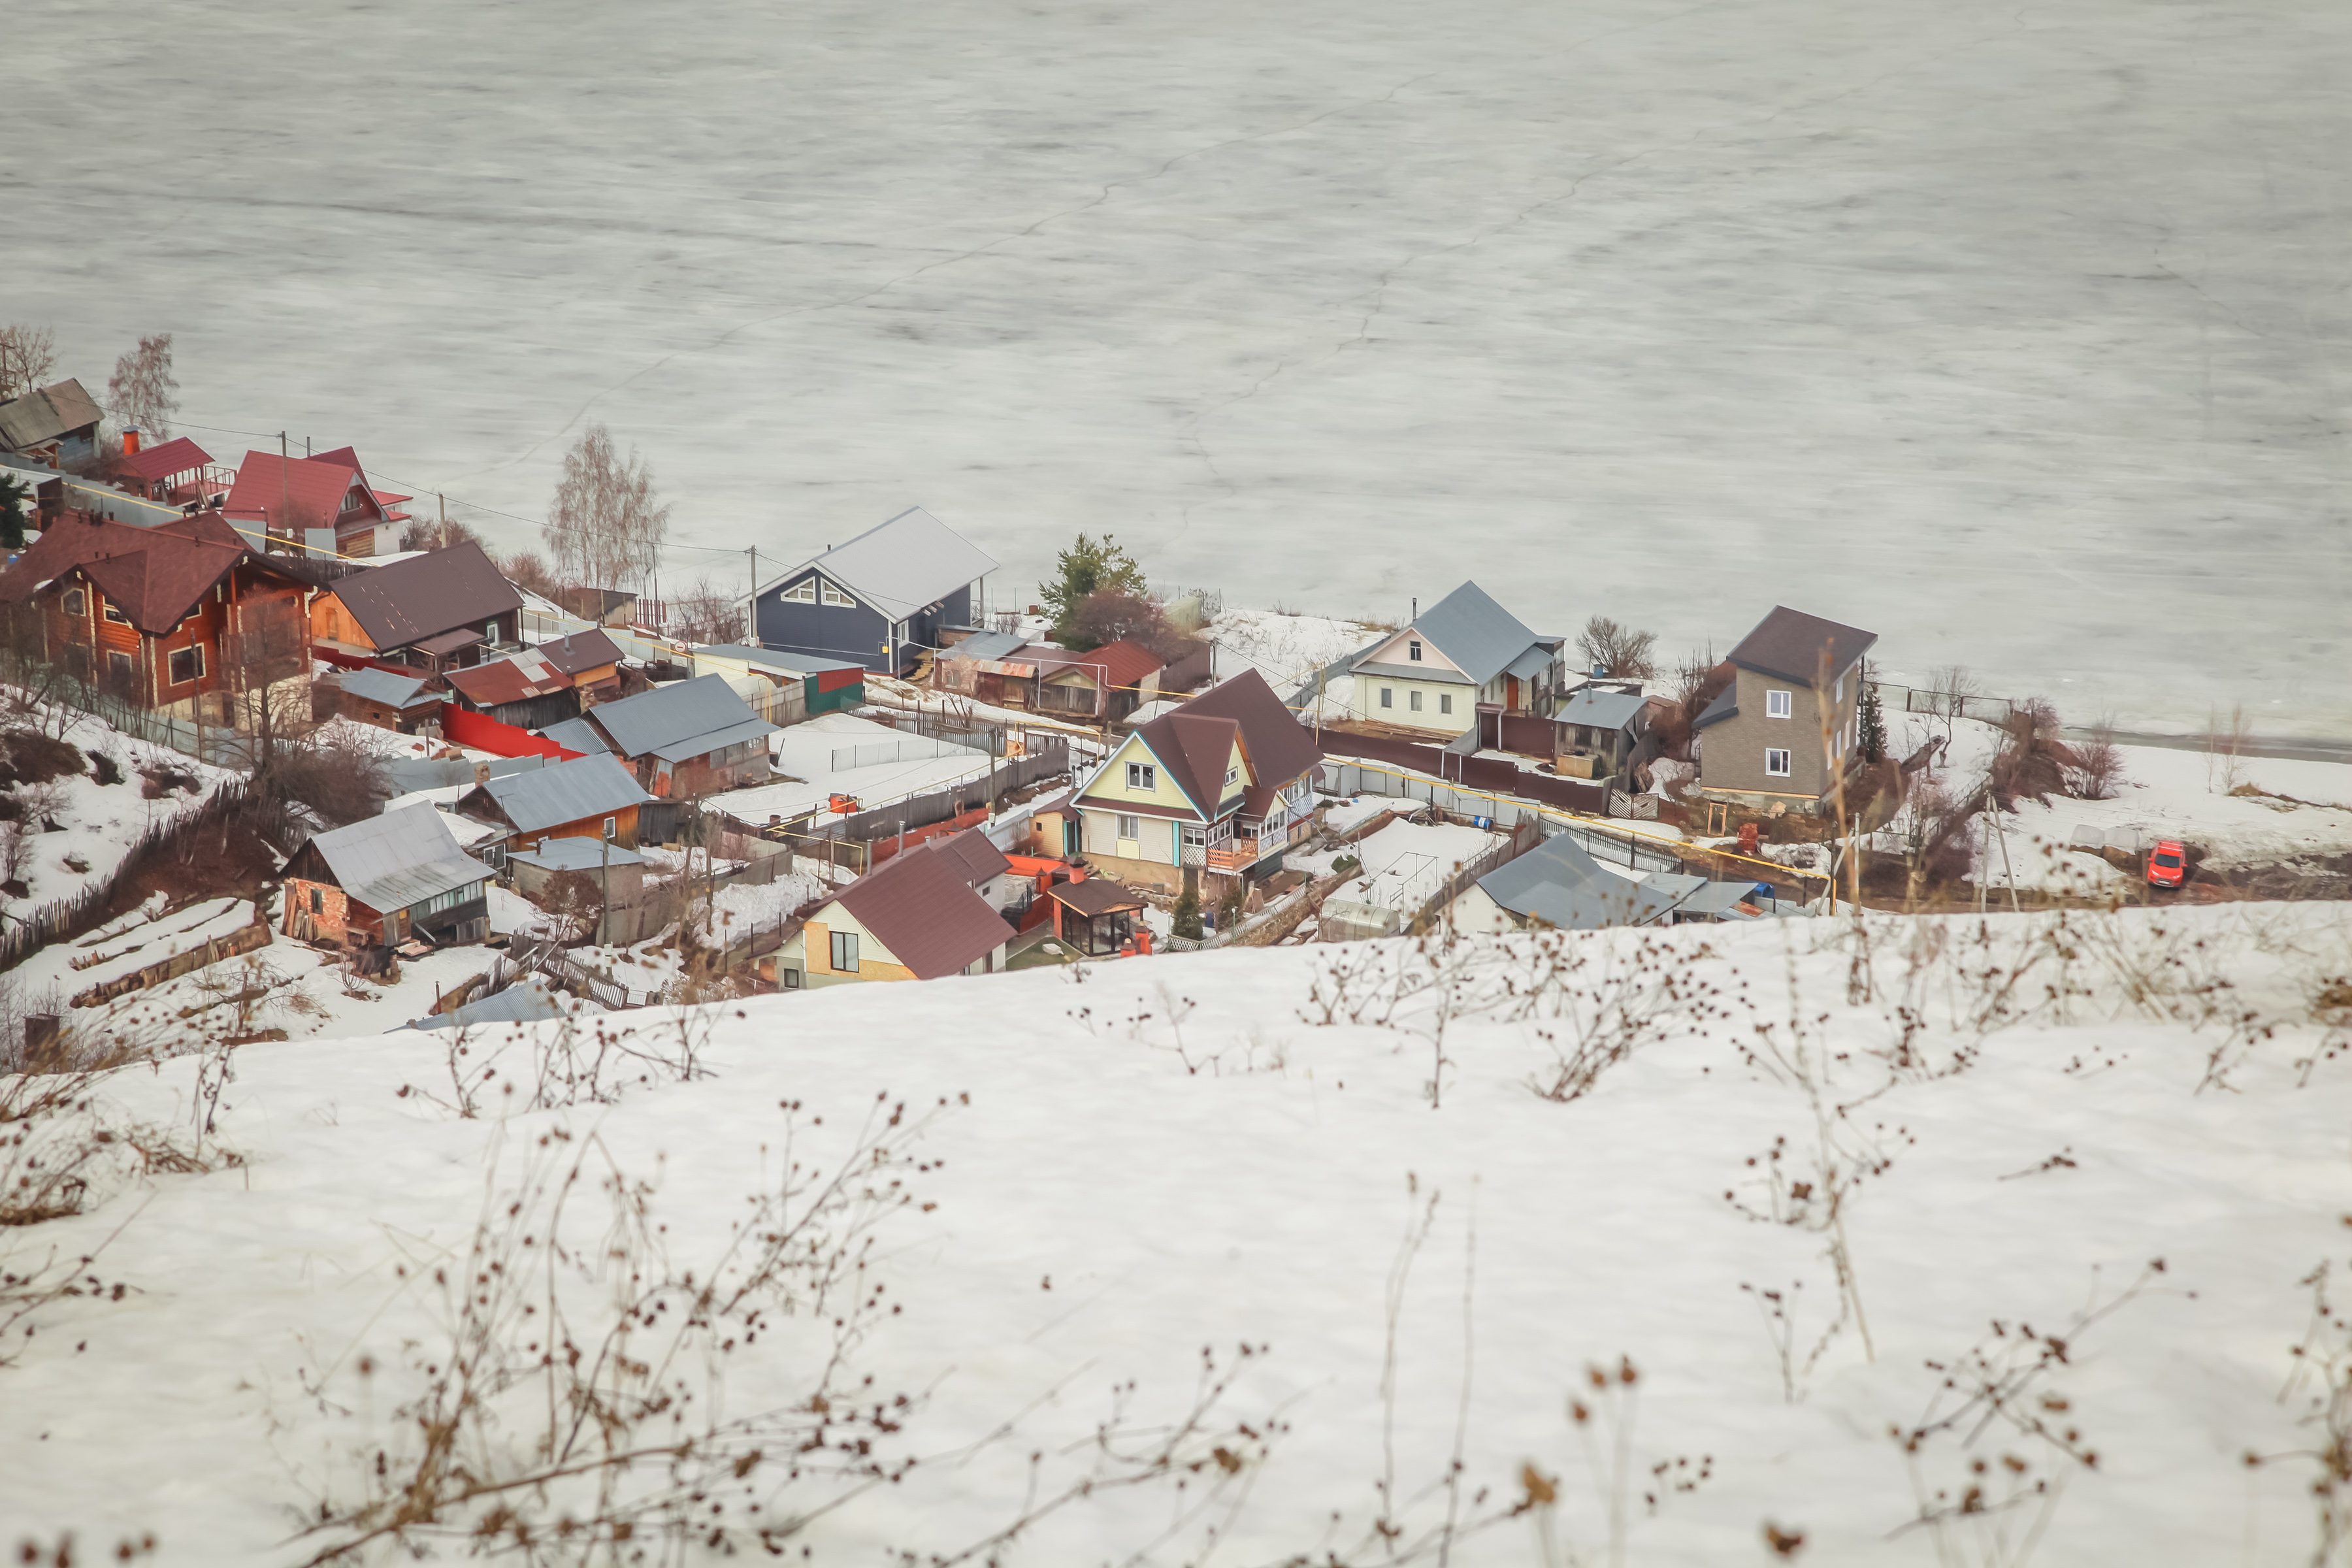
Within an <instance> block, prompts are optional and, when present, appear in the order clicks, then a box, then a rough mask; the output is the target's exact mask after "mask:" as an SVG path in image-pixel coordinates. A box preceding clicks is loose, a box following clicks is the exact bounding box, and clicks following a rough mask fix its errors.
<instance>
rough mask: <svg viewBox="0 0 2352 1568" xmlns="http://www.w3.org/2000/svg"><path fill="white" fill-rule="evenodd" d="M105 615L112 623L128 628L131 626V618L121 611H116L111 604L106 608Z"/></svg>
mask: <svg viewBox="0 0 2352 1568" xmlns="http://www.w3.org/2000/svg"><path fill="white" fill-rule="evenodd" d="M103 613H104V615H105V616H106V618H107V619H108V620H110V621H112V622H113V623H114V624H115V625H116V626H129V625H130V624H131V617H130V616H126V615H124V614H123V613H122V612H121V610H118V609H116V608H115V607H114V606H113V605H111V604H109V605H106V606H105V607H104V611H103Z"/></svg>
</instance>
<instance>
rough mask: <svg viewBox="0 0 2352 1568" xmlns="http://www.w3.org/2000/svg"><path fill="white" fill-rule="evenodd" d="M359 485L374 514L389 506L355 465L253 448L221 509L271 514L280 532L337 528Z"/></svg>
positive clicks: (241, 513) (266, 516)
mask: <svg viewBox="0 0 2352 1568" xmlns="http://www.w3.org/2000/svg"><path fill="white" fill-rule="evenodd" d="M354 488H357V489H358V490H359V491H360V494H361V495H362V498H364V501H365V505H366V507H367V509H369V510H371V512H372V515H373V517H380V516H382V514H383V507H382V506H381V505H379V504H378V503H377V501H376V499H375V497H374V496H373V494H372V493H370V491H369V490H368V489H367V486H366V484H365V483H364V482H362V479H361V478H360V471H359V469H358V468H356V467H355V466H352V465H348V464H344V463H333V462H329V461H327V460H326V459H325V458H294V459H292V460H291V461H289V460H287V459H285V458H280V457H278V454H277V453H275V452H247V454H246V455H245V461H244V462H242V463H239V464H238V465H237V468H236V484H234V485H231V486H230V487H229V492H228V499H227V500H224V501H223V502H222V503H221V509H222V510H224V511H226V512H228V513H229V514H230V515H231V516H234V517H255V518H263V519H266V520H267V521H268V524H269V526H270V527H271V528H274V529H277V530H278V531H280V532H284V531H289V530H291V529H297V528H332V527H333V526H334V525H335V519H336V518H337V517H339V516H341V513H342V510H343V502H344V500H346V499H347V498H348V497H349V496H350V495H351V493H352V489H354Z"/></svg>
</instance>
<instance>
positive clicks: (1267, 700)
mask: <svg viewBox="0 0 2352 1568" xmlns="http://www.w3.org/2000/svg"><path fill="white" fill-rule="evenodd" d="M1322 760H1323V753H1322V751H1321V749H1320V748H1318V746H1317V745H1316V744H1315V742H1314V738H1313V737H1312V736H1311V735H1310V734H1309V733H1308V732H1307V730H1306V729H1305V728H1303V727H1302V726H1301V725H1300V724H1299V722H1298V719H1297V715H1296V714H1294V713H1292V712H1291V711H1290V710H1288V709H1286V708H1285V707H1284V706H1283V704H1282V700H1281V699H1280V698H1278V697H1276V695H1275V694H1274V689H1273V688H1271V687H1269V686H1267V685H1266V683H1265V678H1264V677H1263V676H1260V675H1259V674H1257V673H1256V672H1255V671H1254V670H1253V671H1251V672H1249V673H1247V674H1244V675H1239V676H1235V677H1234V679H1230V680H1227V681H1225V682H1224V683H1223V685H1220V686H1217V687H1214V688H1213V689H1210V690H1208V691H1206V692H1203V693H1202V695H1200V696H1199V697H1196V698H1194V699H1193V700H1191V701H1190V702H1187V703H1185V704H1184V705H1183V706H1182V707H1181V708H1178V709H1176V710H1174V711H1173V712H1170V713H1163V714H1161V715H1160V717H1159V718H1157V719H1154V720H1152V721H1150V723H1148V724H1145V725H1143V726H1141V727H1140V728H1139V729H1138V730H1136V731H1134V732H1133V733H1132V734H1130V735H1129V736H1128V737H1127V739H1126V740H1125V741H1123V742H1120V744H1119V745H1118V748H1117V749H1115V750H1114V751H1113V752H1111V754H1110V755H1109V756H1108V758H1106V759H1105V760H1104V761H1103V763H1102V764H1101V765H1100V766H1098V767H1097V768H1096V769H1095V771H1094V772H1093V773H1089V774H1088V775H1087V778H1086V780H1085V782H1084V783H1082V784H1079V786H1078V788H1077V790H1076V792H1075V794H1074V795H1073V805H1075V806H1076V811H1077V815H1078V823H1079V829H1078V850H1079V853H1080V854H1081V855H1083V856H1084V857H1085V858H1086V860H1087V864H1088V865H1090V866H1092V867H1093V868H1096V869H1097V870H1098V871H1102V872H1106V873H1108V875H1110V876H1113V877H1116V878H1118V879H1119V880H1120V881H1122V882H1128V883H1130V884H1137V885H1141V886H1145V887H1156V888H1162V889H1175V888H1178V887H1181V885H1182V883H1183V880H1184V873H1185V870H1186V869H1187V868H1195V869H1197V870H1200V871H1206V872H1210V873H1213V874H1218V875H1242V876H1257V875H1264V874H1265V873H1268V872H1271V871H1274V870H1277V869H1279V868H1280V867H1281V863H1282V853H1283V851H1284V850H1286V849H1287V848H1289V847H1290V846H1292V845H1293V844H1296V843H1297V842H1298V841H1299V840H1300V839H1301V838H1303V837H1306V835H1307V831H1308V828H1309V826H1310V823H1309V818H1310V816H1311V814H1312V811H1313V802H1314V793H1313V792H1314V781H1315V771H1316V769H1317V767H1318V765H1319V764H1320V763H1321V762H1322Z"/></svg>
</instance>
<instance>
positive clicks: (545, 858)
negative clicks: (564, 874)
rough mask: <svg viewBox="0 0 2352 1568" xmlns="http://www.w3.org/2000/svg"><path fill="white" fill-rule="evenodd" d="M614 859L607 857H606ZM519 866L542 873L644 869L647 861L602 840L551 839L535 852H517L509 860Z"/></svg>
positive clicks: (631, 851)
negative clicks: (602, 869) (628, 868)
mask: <svg viewBox="0 0 2352 1568" xmlns="http://www.w3.org/2000/svg"><path fill="white" fill-rule="evenodd" d="M607 854H609V855H610V856H611V859H609V860H607V859H606V858H605V857H606V855H607ZM507 858H508V859H509V860H512V861H514V862H515V863H517V864H518V865H523V866H536V867H538V868H540V869H541V870H543V871H593V870H595V869H596V868H599V867H602V866H606V865H613V866H642V865H644V864H645V863H646V858H645V857H644V856H642V855H640V854H638V853H637V852H636V851H635V850H634V849H629V848H625V847H622V846H621V845H618V844H612V845H608V844H606V843H605V842H604V840H603V839H602V838H582V837H570V838H548V839H543V840H541V843H540V846H539V847H538V848H536V849H518V850H516V851H515V852H514V853H513V854H511V855H509V856H508V857H507Z"/></svg>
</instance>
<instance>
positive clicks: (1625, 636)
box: [1576, 616, 1658, 680]
mask: <svg viewBox="0 0 2352 1568" xmlns="http://www.w3.org/2000/svg"><path fill="white" fill-rule="evenodd" d="M1657 647H1658V634H1657V633H1655V632H1644V631H1636V630H1635V629H1634V628H1633V627H1632V626H1621V625H1620V624H1618V623H1617V622H1616V621H1613V620H1612V619H1610V618H1609V617H1608V616H1593V617H1592V618H1591V619H1590V620H1588V621H1586V622H1585V623H1584V629H1583V630H1582V631H1580V632H1579V633H1577V634H1576V651H1577V652H1578V653H1579V654H1580V655H1582V656H1583V658H1584V668H1585V669H1586V671H1587V672H1591V671H1593V670H1598V671H1600V672H1601V674H1603V675H1611V676H1618V677H1621V678H1623V679H1634V680H1647V679H1650V678H1651V677H1652V676H1654V675H1655V674H1657V673H1658V660H1657Z"/></svg>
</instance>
